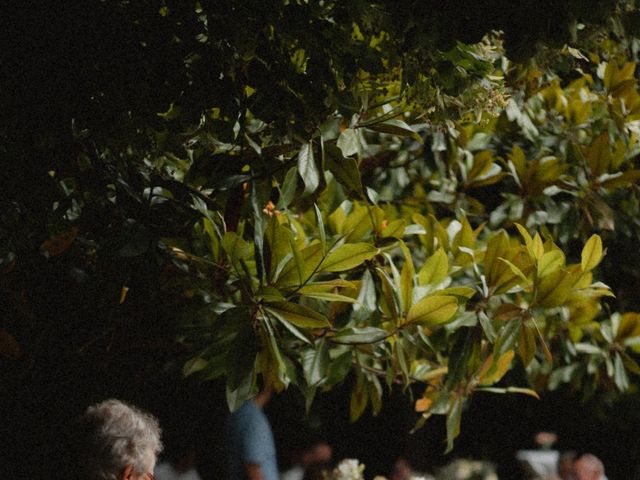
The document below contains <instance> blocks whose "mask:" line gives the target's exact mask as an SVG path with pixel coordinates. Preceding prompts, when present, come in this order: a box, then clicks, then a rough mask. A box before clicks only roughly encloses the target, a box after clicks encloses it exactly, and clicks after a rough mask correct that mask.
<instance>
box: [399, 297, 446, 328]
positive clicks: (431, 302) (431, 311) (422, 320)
mask: <svg viewBox="0 0 640 480" xmlns="http://www.w3.org/2000/svg"><path fill="white" fill-rule="evenodd" d="M457 311H458V301H457V300H456V298H455V297H451V296H448V295H432V296H429V297H425V298H423V299H422V300H420V301H419V302H417V303H416V304H415V305H413V306H412V307H411V310H409V313H408V314H407V323H419V324H425V325H442V324H444V323H447V322H448V321H450V320H452V319H453V317H454V316H455V314H456V312H457Z"/></svg>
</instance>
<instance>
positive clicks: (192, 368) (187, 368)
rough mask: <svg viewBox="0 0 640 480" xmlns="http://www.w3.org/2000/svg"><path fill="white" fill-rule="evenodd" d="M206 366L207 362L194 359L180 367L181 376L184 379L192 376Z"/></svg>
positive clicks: (201, 359)
mask: <svg viewBox="0 0 640 480" xmlns="http://www.w3.org/2000/svg"><path fill="white" fill-rule="evenodd" d="M208 364H209V362H207V361H206V360H205V359H204V358H202V357H194V358H192V359H191V360H189V361H188V362H186V363H185V364H184V366H183V367H182V375H183V376H185V377H188V376H189V375H193V374H194V373H196V372H199V371H201V370H203V369H205V368H206V367H207V365H208Z"/></svg>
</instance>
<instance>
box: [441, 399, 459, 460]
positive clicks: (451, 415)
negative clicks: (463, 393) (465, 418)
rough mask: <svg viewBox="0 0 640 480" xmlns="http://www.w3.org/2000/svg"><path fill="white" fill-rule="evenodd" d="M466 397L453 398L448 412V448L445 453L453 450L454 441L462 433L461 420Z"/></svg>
mask: <svg viewBox="0 0 640 480" xmlns="http://www.w3.org/2000/svg"><path fill="white" fill-rule="evenodd" d="M463 404H464V399H463V398H461V397H456V398H454V399H453V400H452V402H451V404H450V407H449V411H448V412H447V449H446V450H445V452H444V453H445V454H447V453H449V452H451V450H453V442H454V440H455V439H456V438H457V437H458V435H460V422H461V420H462V405H463Z"/></svg>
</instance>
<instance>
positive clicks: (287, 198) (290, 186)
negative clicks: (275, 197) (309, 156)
mask: <svg viewBox="0 0 640 480" xmlns="http://www.w3.org/2000/svg"><path fill="white" fill-rule="evenodd" d="M297 188H298V167H297V166H296V167H291V168H290V169H289V170H287V174H286V175H285V176H284V180H283V182H282V186H281V187H280V201H279V202H278V205H279V207H280V208H281V209H285V208H287V207H288V206H289V205H291V202H293V200H294V199H295V196H296V189H297Z"/></svg>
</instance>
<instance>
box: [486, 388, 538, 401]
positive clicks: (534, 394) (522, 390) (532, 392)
mask: <svg viewBox="0 0 640 480" xmlns="http://www.w3.org/2000/svg"><path fill="white" fill-rule="evenodd" d="M476 392H489V393H521V394H523V395H529V396H530V397H533V398H536V399H538V400H540V396H539V395H538V392H536V391H535V390H532V389H530V388H522V387H507V388H498V387H481V388H476Z"/></svg>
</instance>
